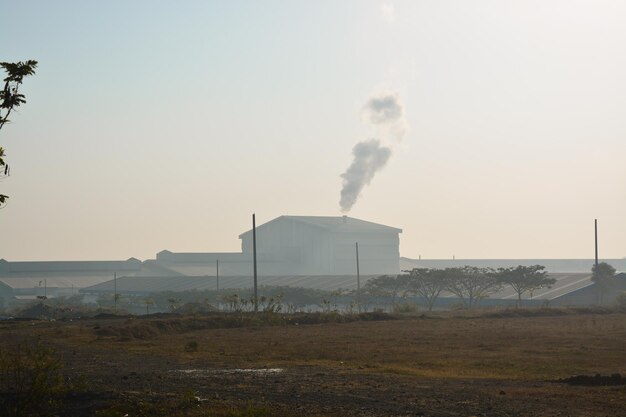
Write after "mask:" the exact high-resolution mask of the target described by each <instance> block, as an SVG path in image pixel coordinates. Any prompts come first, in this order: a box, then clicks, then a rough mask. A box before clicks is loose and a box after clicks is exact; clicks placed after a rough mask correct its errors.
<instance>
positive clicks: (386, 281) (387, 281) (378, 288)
mask: <svg viewBox="0 0 626 417" xmlns="http://www.w3.org/2000/svg"><path fill="white" fill-rule="evenodd" d="M407 281H408V275H398V276H392V275H382V276H380V277H376V278H372V279H370V280H369V281H367V283H365V285H364V286H363V290H362V293H363V294H366V295H369V296H372V297H384V298H388V297H391V305H392V306H394V305H395V304H396V299H397V298H398V297H401V298H405V297H406V294H407V289H408V288H407Z"/></svg>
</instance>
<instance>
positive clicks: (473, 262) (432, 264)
mask: <svg viewBox="0 0 626 417" xmlns="http://www.w3.org/2000/svg"><path fill="white" fill-rule="evenodd" d="M594 262H595V261H594V260H593V259H455V260H452V259H420V260H418V259H410V258H405V257H401V258H400V269H401V270H408V269H413V268H438V269H440V268H455V267H461V266H465V265H468V266H476V267H479V268H495V269H497V268H511V267H516V266H518V265H522V266H531V265H543V266H545V267H546V271H548V272H550V273H572V274H573V273H591V267H592V266H593V264H594ZM600 262H606V263H608V264H610V265H612V266H613V267H614V268H615V269H616V270H617V271H618V272H626V258H624V259H600Z"/></svg>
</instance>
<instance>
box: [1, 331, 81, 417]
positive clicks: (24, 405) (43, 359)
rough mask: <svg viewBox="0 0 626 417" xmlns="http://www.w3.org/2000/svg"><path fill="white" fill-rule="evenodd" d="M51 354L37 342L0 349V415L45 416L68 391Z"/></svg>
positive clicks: (59, 404)
mask: <svg viewBox="0 0 626 417" xmlns="http://www.w3.org/2000/svg"><path fill="white" fill-rule="evenodd" d="M61 370H62V366H61V363H60V361H59V360H58V359H57V358H56V356H55V352H54V351H53V350H52V349H51V348H48V347H46V346H44V345H43V344H42V343H41V342H40V341H39V340H36V341H33V340H27V341H20V342H17V343H15V344H12V345H5V346H1V347H0V415H2V416H5V417H11V416H26V415H48V414H52V410H55V409H58V408H59V407H60V406H61V403H62V400H63V398H64V397H65V396H66V395H67V394H68V392H69V391H70V389H71V388H72V386H71V385H69V384H68V383H67V382H66V381H65V378H64V377H63V374H62V372H61Z"/></svg>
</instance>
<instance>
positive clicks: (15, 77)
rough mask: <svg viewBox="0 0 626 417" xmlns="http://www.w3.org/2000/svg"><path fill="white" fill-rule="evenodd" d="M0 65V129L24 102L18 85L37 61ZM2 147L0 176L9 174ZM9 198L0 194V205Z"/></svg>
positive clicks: (0, 148)
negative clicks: (0, 83) (1, 73)
mask: <svg viewBox="0 0 626 417" xmlns="http://www.w3.org/2000/svg"><path fill="white" fill-rule="evenodd" d="M0 67H2V68H3V69H4V71H5V72H6V74H7V76H6V77H5V78H4V80H3V81H4V88H3V89H2V90H0V129H2V128H3V127H4V125H5V124H6V123H8V122H9V121H10V120H9V115H10V114H11V112H12V111H13V110H14V109H15V108H16V107H19V106H20V105H22V104H24V103H26V98H25V97H24V94H21V93H20V92H19V88H20V85H21V84H22V81H23V80H24V77H27V76H29V75H34V74H35V68H37V61H33V60H28V61H26V62H22V61H20V62H14V63H12V62H0ZM4 156H5V153H4V149H3V148H2V147H0V177H6V176H8V175H9V166H8V165H7V164H6V162H5V161H4ZM7 198H9V197H8V196H6V195H4V194H0V205H2V204H4V203H5V202H6V200H7Z"/></svg>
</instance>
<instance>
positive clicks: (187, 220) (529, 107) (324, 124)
mask: <svg viewBox="0 0 626 417" xmlns="http://www.w3.org/2000/svg"><path fill="white" fill-rule="evenodd" d="M2 10H3V16H4V17H5V18H4V19H2V20H3V23H2V25H1V26H0V35H1V36H0V37H1V38H2V39H4V40H5V41H4V42H3V45H2V47H1V49H0V60H1V61H18V60H26V59H36V60H38V61H39V66H38V69H37V74H36V75H35V76H33V77H30V78H28V79H26V80H25V82H24V85H23V87H22V92H23V93H24V94H25V95H26V98H27V103H26V104H25V105H23V106H22V107H20V109H19V112H18V113H16V114H14V116H13V117H12V123H11V124H7V125H6V126H5V127H4V128H3V129H2V130H1V131H0V145H1V146H2V147H4V148H5V150H6V154H7V158H6V159H7V162H8V163H9V164H10V166H11V176H10V177H8V178H5V179H2V180H0V192H1V193H3V194H8V195H9V196H10V199H9V203H8V204H7V205H6V206H5V207H4V208H2V209H0V258H4V259H6V260H10V261H20V260H91V259H92V260H100V259H127V258H129V257H137V258H139V259H150V258H154V257H155V254H156V253H157V252H159V251H161V250H163V249H168V250H170V251H174V252H214V251H215V252H217V251H238V250H240V241H239V240H238V238H237V236H238V235H239V234H240V233H242V232H244V231H246V230H248V229H249V228H250V226H251V214H252V213H253V212H255V213H256V218H257V224H259V223H263V222H265V221H269V220H271V219H273V218H275V217H278V216H280V215H286V214H289V215H320V216H338V215H342V214H344V213H343V212H342V211H341V210H340V205H339V200H340V192H341V190H342V185H343V183H342V181H344V180H345V176H344V177H342V174H344V173H346V171H347V170H348V168H349V167H350V166H351V164H353V153H352V152H353V148H355V145H356V144H357V143H360V142H363V141H371V140H376V141H380V144H382V145H381V146H384V148H385V149H389V155H390V156H389V157H388V158H387V159H386V160H385V161H386V163H381V164H379V165H381V166H380V167H379V169H378V168H377V171H376V172H375V173H372V172H370V173H371V174H372V176H371V178H369V183H366V184H364V186H363V188H362V190H361V192H360V194H359V195H358V198H357V200H356V202H355V203H354V204H353V205H352V207H351V209H350V210H349V211H348V212H346V213H345V214H347V215H349V216H352V217H356V218H360V219H364V220H369V221H373V222H377V223H382V224H386V225H389V226H394V227H398V228H401V229H403V233H402V234H401V235H400V253H401V255H402V256H407V257H413V258H417V257H418V256H421V257H422V258H423V259H434V258H443V259H447V258H452V257H453V256H455V257H456V258H457V259H473V258H478V259H485V258H513V259H523V258H592V257H593V253H594V247H593V220H594V219H596V218H597V219H598V222H599V237H600V256H601V257H603V258H622V257H625V256H626V216H625V215H624V213H626V164H625V161H624V159H625V157H626V117H625V116H626V114H625V113H624V112H625V110H626V77H624V74H626V49H624V44H625V43H626V24H624V23H625V22H626V2H623V1H620V0H615V1H603V0H595V1H591V0H589V1H577V0H551V1H545V0H528V1H502V0H493V1H486V0H477V1H472V2H467V1H462V0H456V1H451V0H436V1H435V0H432V1H418V0H415V1H413V0H409V1H399V0H396V1H372V0H343V1H336V0H319V1H295V0H294V1H287V0H284V1H270V0H267V1H241V0H229V1H191V0H189V1H185V2H173V1H169V2H165V1H153V0H150V1H148V0H144V1H139V0H136V1H132V2H128V1H121V0H119V1H114V0H112V1H106V2H95V1H92V2H85V1H79V0H76V1H65V0H59V1H55V2H50V1H43V0H40V1H20V2H15V1H2ZM381 94H383V95H384V94H389V95H393V96H394V97H397V99H398V101H399V105H400V108H401V110H402V115H401V122H402V124H403V131H402V135H394V132H393V129H390V128H389V126H381V125H377V124H373V123H369V122H368V119H367V114H364V109H365V106H366V105H367V103H370V102H371V100H372V97H374V98H375V97H379V96H380V95H381ZM368 143H372V142H368ZM376 143H378V142H376ZM366 182H367V181H366Z"/></svg>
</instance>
